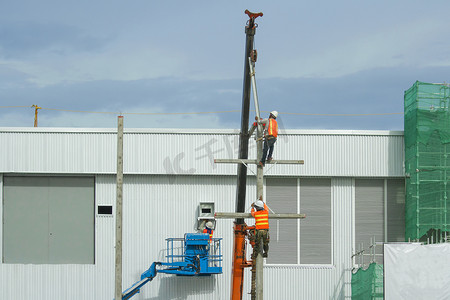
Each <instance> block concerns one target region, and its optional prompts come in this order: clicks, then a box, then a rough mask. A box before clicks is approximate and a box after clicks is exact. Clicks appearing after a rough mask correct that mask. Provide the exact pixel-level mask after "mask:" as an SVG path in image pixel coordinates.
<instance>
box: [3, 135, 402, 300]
mask: <svg viewBox="0 0 450 300" xmlns="http://www.w3.org/2000/svg"><path fill="white" fill-rule="evenodd" d="M287 133H288V135H286V136H281V137H280V139H279V140H278V141H277V144H276V148H275V154H274V156H275V158H276V159H304V160H305V165H304V166H276V167H274V168H272V169H271V170H270V171H269V172H268V173H267V174H266V175H275V176H300V177H311V176H324V177H328V178H330V177H331V178H332V180H331V188H332V222H331V224H332V255H333V256H332V264H331V265H325V266H324V265H317V266H316V265H309V266H303V265H302V266H282V265H268V266H265V268H264V284H265V288H264V299H267V300H273V299H295V300H297V299H305V300H314V299H317V300H319V299H320V300H321V299H344V298H345V299H347V298H349V297H350V295H351V290H350V289H351V288H350V282H351V271H350V270H351V268H352V261H351V255H352V245H353V239H352V211H353V207H352V205H353V204H352V203H353V197H354V186H353V178H354V177H402V176H403V135H402V134H401V133H395V134H392V133H389V132H344V133H342V132H321V131H317V132H316V131H298V132H296V131H289V132H287ZM227 139H228V141H227ZM235 139H237V135H236V134H235V133H234V132H233V131H219V133H218V134H214V133H213V131H212V130H211V131H208V132H185V133H177V132H167V131H166V132H159V131H150V130H148V131H147V130H141V131H140V130H135V131H131V130H130V131H127V132H126V134H125V137H124V142H125V162H124V168H125V178H124V243H123V245H124V249H123V254H124V257H123V259H124V260H123V287H124V289H125V288H127V287H129V286H130V285H131V284H132V283H134V282H135V281H137V280H138V279H139V276H140V274H141V273H142V272H143V271H145V270H146V268H148V267H149V266H150V264H151V263H152V262H153V261H157V260H162V259H163V257H162V252H161V249H164V248H165V247H166V245H165V238H167V237H181V236H183V234H184V233H185V232H190V231H194V229H195V228H194V227H195V220H194V219H195V212H196V210H197V205H198V203H199V202H205V201H208V202H209V201H211V202H215V203H216V211H234V210H235V193H236V176H235V175H236V166H235V165H217V166H214V165H213V164H212V163H211V160H210V158H211V157H214V158H229V157H230V156H229V154H230V153H231V152H233V155H234V157H237V154H236V152H235V148H234V147H235V144H233V140H235ZM0 144H1V145H4V149H3V150H4V151H1V152H0V183H2V182H1V178H2V177H1V174H2V173H10V172H12V173H38V174H39V173H51V174H59V173H61V174H82V173H90V174H96V185H95V192H96V205H99V204H102V205H113V207H114V204H115V188H116V187H115V185H116V179H115V175H114V174H113V173H114V172H115V169H116V148H117V147H116V135H115V133H114V130H82V129H79V130H72V131H71V130H67V129H64V130H62V129H59V130H57V129H54V130H51V129H27V130H20V129H14V130H12V129H8V130H1V129H0ZM205 145H210V146H211V148H210V149H211V152H210V153H212V156H211V155H209V154H208V153H209V152H208V151H207V150H206V149H207V148H205ZM230 145H231V148H230ZM208 149H209V148H208ZM230 149H231V152H230ZM251 151H253V152H251V154H250V157H252V155H254V148H252V150H251ZM177 160H178V161H177ZM164 162H166V165H164ZM170 168H172V169H170ZM266 169H268V168H266ZM172 170H173V172H172V173H173V174H170V173H171V171H172ZM131 174H136V175H131ZM145 174H146V175H145ZM248 174H249V180H248V182H247V183H248V184H247V202H248V203H247V205H246V207H249V203H250V201H252V200H253V199H255V197H256V191H255V190H256V188H255V180H254V177H253V176H252V173H251V172H250V171H249V172H248ZM201 175H206V176H201ZM209 175H218V176H209ZM228 175H233V176H228ZM0 192H1V185H0ZM1 195H2V193H0V197H2V196H1ZM0 212H1V207H0ZM114 216H115V212H114V211H113V215H112V216H103V215H102V216H98V215H96V228H95V239H96V242H95V265H20V264H0V299H19V300H21V299H112V298H113V296H114V234H115V223H114ZM217 222H218V226H217V230H216V232H215V236H218V237H223V239H224V240H223V254H224V263H223V268H224V273H223V274H221V275H216V276H212V277H205V278H185V277H176V276H170V275H164V274H159V275H158V276H157V277H156V279H155V280H154V281H153V282H151V283H149V284H148V285H146V286H145V287H144V288H143V289H142V291H141V294H139V295H137V296H135V297H134V298H133V299H136V300H139V299H150V298H152V299H179V298H181V299H199V300H203V299H205V300H206V299H208V300H209V299H229V296H230V294H229V293H230V286H231V255H232V245H233V231H232V227H233V222H232V220H218V221H217ZM0 226H1V224H0ZM0 234H1V231H0ZM1 248H2V247H0V251H1ZM249 279H250V272H249V270H247V271H246V277H245V287H244V299H249V298H250V296H249V295H247V293H248V292H249V291H250V284H249V281H250V280H249Z"/></svg>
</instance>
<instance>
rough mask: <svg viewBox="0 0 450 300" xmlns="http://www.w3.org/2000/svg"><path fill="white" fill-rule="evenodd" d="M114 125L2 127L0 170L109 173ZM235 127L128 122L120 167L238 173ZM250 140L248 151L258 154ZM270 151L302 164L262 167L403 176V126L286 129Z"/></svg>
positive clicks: (290, 171)
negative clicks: (150, 126)
mask: <svg viewBox="0 0 450 300" xmlns="http://www.w3.org/2000/svg"><path fill="white" fill-rule="evenodd" d="M116 140H117V137H116V135H115V133H114V131H113V130H103V131H100V130H98V131H94V132H92V131H88V130H86V132H82V131H81V130H72V131H70V130H66V131H63V130H59V131H56V130H54V131H51V129H47V131H46V130H45V129H35V130H22V131H20V130H17V129H16V130H12V129H9V130H8V129H3V130H2V129H1V128H0V143H1V145H4V147H3V148H2V150H3V151H1V153H0V166H1V170H0V171H1V172H24V173H30V172H35V173H90V174H112V173H114V172H115V169H116V150H117V149H116V148H117V147H116ZM237 149H238V135H237V134H236V132H233V131H227V132H226V131H222V132H221V133H214V131H212V130H211V131H209V132H206V131H204V132H199V133H194V132H185V133H183V132H181V133H176V134H175V133H158V132H153V131H137V130H135V131H133V130H128V131H127V132H126V133H125V136H124V173H128V174H196V175H235V174H236V166H235V165H233V164H214V159H215V158H237V153H238V152H237ZM255 150H256V149H255V146H254V143H250V154H249V157H255V156H256V152H255ZM274 157H275V159H304V160H305V165H303V166H299V165H295V166H289V165H280V166H277V168H272V169H271V170H270V171H269V173H268V174H267V175H301V176H362V177H363V176H369V177H372V176H380V177H386V176H393V177H395V176H397V177H402V176H403V174H404V171H403V161H404V151H403V133H402V132H388V131H376V132H372V131H371V132H366V133H364V132H360V131H358V132H352V131H323V132H320V131H317V132H316V131H285V133H284V134H282V135H280V137H279V139H278V141H277V143H276V145H275V152H274Z"/></svg>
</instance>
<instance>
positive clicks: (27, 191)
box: [3, 176, 94, 264]
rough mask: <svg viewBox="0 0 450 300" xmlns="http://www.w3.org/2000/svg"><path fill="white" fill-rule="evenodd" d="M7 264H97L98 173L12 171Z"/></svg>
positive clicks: (8, 195) (8, 194) (6, 195)
mask: <svg viewBox="0 0 450 300" xmlns="http://www.w3.org/2000/svg"><path fill="white" fill-rule="evenodd" d="M4 180H5V193H4V201H3V202H4V216H3V221H4V224H5V225H4V239H3V245H4V257H3V261H4V262H7V263H34V264H36V263H37V264H39V263H54V264H59V263H65V264H68V263H91V264H92V263H94V178H93V177H68V176H67V177H66V176H64V177H50V176H39V177H38V176H15V177H10V176H6V177H5V178H4Z"/></svg>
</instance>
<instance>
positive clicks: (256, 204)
mask: <svg viewBox="0 0 450 300" xmlns="http://www.w3.org/2000/svg"><path fill="white" fill-rule="evenodd" d="M255 206H258V207H261V208H263V207H264V202H262V201H261V200H257V201H255Z"/></svg>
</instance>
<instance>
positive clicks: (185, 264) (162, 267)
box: [122, 233, 222, 300]
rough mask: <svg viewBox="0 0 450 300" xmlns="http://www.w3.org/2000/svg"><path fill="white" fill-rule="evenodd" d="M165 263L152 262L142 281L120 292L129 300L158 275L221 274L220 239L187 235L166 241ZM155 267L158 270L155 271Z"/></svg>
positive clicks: (201, 234) (142, 275)
mask: <svg viewBox="0 0 450 300" xmlns="http://www.w3.org/2000/svg"><path fill="white" fill-rule="evenodd" d="M166 242H167V255H166V262H154V263H152V265H151V266H150V268H148V270H146V271H145V272H144V273H142V274H141V280H140V281H138V282H136V283H135V284H133V285H132V286H131V287H130V288H129V289H127V290H125V291H124V292H123V293H122V299H123V300H125V299H130V298H131V297H132V296H134V295H135V294H137V293H139V292H140V289H141V287H142V286H144V285H145V284H146V283H148V282H150V281H152V280H153V278H155V277H156V274H157V273H166V274H174V275H177V276H210V275H212V274H222V247H221V242H222V238H212V239H210V238H209V235H208V234H206V233H186V234H185V235H184V238H167V239H166ZM157 266H158V268H157Z"/></svg>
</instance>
